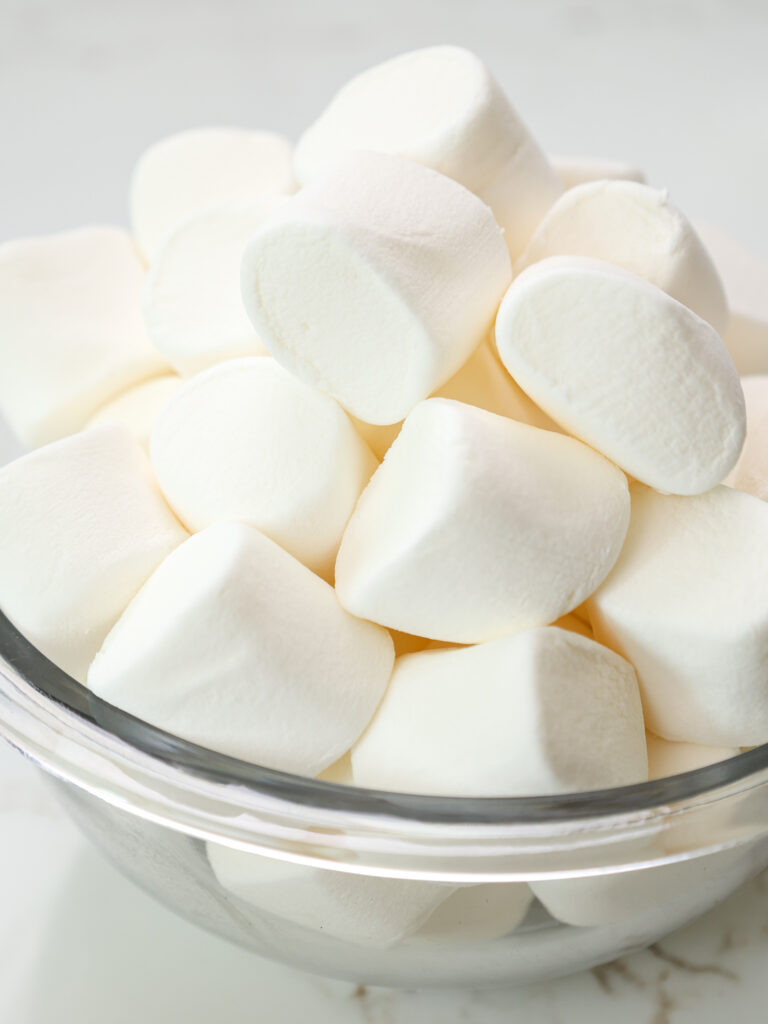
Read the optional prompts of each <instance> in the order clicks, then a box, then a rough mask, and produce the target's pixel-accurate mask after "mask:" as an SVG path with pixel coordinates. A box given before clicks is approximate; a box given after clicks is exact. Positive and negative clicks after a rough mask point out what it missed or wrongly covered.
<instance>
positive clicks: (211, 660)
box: [88, 523, 394, 776]
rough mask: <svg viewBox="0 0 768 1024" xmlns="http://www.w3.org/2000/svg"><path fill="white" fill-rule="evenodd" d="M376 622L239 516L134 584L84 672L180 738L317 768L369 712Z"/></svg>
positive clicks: (378, 650)
mask: <svg viewBox="0 0 768 1024" xmlns="http://www.w3.org/2000/svg"><path fill="white" fill-rule="evenodd" d="M393 660H394V651H393V647H392V640H391V638H390V636H389V634H388V633H387V632H386V630H383V629H380V628H379V627H378V626H374V625H373V624H372V623H370V622H363V621H362V620H360V619H356V618H354V616H352V615H349V614H348V613H347V612H345V611H344V609H343V608H341V606H340V605H339V603H338V601H337V599H336V595H335V593H334V591H333V588H332V587H330V586H329V585H328V584H327V583H325V582H324V581H323V580H321V579H320V577H319V576H316V575H315V574H314V573H312V572H310V570H309V569H307V568H306V567H305V566H303V565H302V564H301V563H300V562H297V561H296V560H295V559H294V558H292V557H291V555H289V554H288V553H287V552H286V551H284V550H283V549H282V548H280V547H278V546H277V544H274V543H273V542H272V541H271V540H269V539H268V538H267V537H265V536H264V535H263V534H261V533H259V532H258V530H255V529H254V528H253V527H251V526H245V525H243V524H240V523H219V524H217V525H216V526H211V527H209V528H208V529H207V530H204V531H203V532H202V533H198V534H195V535H194V536H193V537H190V539H189V540H187V541H186V542H185V543H184V544H182V545H181V547H179V548H177V550H176V551H174V552H173V554H172V555H171V556H169V557H168V558H167V559H166V560H165V561H164V562H163V564H162V565H161V566H160V567H159V568H158V569H157V571H156V572H155V573H154V574H153V575H152V576H151V578H150V579H149V581H148V582H147V583H146V584H145V586H144V587H143V588H142V589H141V591H140V592H139V593H138V594H137V595H136V597H135V598H134V600H133V601H132V602H131V604H130V605H129V606H128V608H127V609H126V611H125V612H124V614H123V615H122V616H121V618H120V619H119V621H118V622H117V624H116V625H115V626H114V628H113V629H112V630H111V632H110V633H109V635H108V636H107V638H106V640H105V641H104V644H103V645H102V647H101V650H100V651H99V653H98V654H97V656H96V658H95V659H94V662H93V664H92V666H91V669H90V672H89V673H88V686H89V687H90V688H91V689H92V690H93V692H94V693H96V694H97V695H98V696H99V697H102V698H103V699H104V700H106V701H108V702H109V703H110V704H114V705H116V706H117V707H119V708H122V709H123V710H124V711H128V712H129V713H130V714H133V715H135V716H136V717H137V718H142V719H144V720H145V721H147V722H150V723H151V724H152V725H156V726H157V727H159V728H161V729H165V730H166V731H167V732H170V733H173V734H174V735H176V736H180V737H181V738H182V739H186V740H189V741H190V742H192V743H198V744H200V745H201V746H204V747H207V748H209V749H211V750H217V751H219V752H221V753H224V754H228V755H230V756H232V757H238V758H241V759H242V760H245V761H250V762H253V763H255V764H261V765H266V766H267V767H269V768H276V769H278V770H281V771H288V772H296V773H299V774H304V775H311V776H316V775H318V774H319V773H320V772H321V771H323V770H324V769H325V768H327V767H328V766H329V765H331V764H333V763H334V761H337V760H338V759H339V758H340V757H341V756H342V755H343V754H344V753H345V752H346V751H347V750H349V748H350V747H351V746H352V744H353V742H354V741H355V740H356V739H357V737H358V736H359V735H360V733H361V732H362V731H363V729H364V728H365V726H366V725H367V723H368V721H369V720H370V718H371V716H372V715H373V712H374V711H375V709H376V706H377V704H378V702H379V700H380V698H381V696H382V694H383V692H384V689H385V687H386V685H387V680H388V679H389V675H390V672H391V670H392V664H393Z"/></svg>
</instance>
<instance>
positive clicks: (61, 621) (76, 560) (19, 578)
mask: <svg viewBox="0 0 768 1024" xmlns="http://www.w3.org/2000/svg"><path fill="white" fill-rule="evenodd" d="M186 536H187V535H186V533H185V531H184V530H183V529H182V527H181V525H180V524H179V523H178V521H177V520H176V519H175V518H174V516H173V514H172V513H171V511H170V509H169V508H168V506H167V505H166V504H165V502H164V501H163V498H162V496H161V494H160V492H159V490H158V489H157V485H156V484H155V480H154V477H153V476H152V471H151V469H150V466H149V462H148V461H147V457H146V455H145V454H144V453H143V452H142V450H141V448H140V447H139V444H138V442H137V441H135V440H134V439H133V438H132V437H131V436H130V434H129V433H128V431H127V430H125V428H123V427H116V426H107V427H99V428H98V429H94V430H88V431H86V432H85V433H82V434H76V435H75V436H73V437H69V438H66V439H65V440H63V441H58V442H56V443H55V444H51V445H48V446H47V447H45V448H41V449H39V450H38V451H36V452H33V453H32V454H30V455H26V456H24V457H23V458H21V459H17V460H16V462H12V463H10V464H9V465H7V466H5V467H4V468H3V469H2V470H0V609H2V611H3V612H4V613H5V614H6V615H7V616H8V618H9V619H10V620H11V621H12V622H13V623H14V624H15V625H16V626H17V628H18V629H19V630H20V631H21V632H22V633H23V634H24V635H25V636H26V638H27V639H28V640H29V641H30V642H31V643H32V644H34V645H35V646H36V647H37V648H38V649H39V650H40V651H42V653H43V654H44V655H45V656H46V657H47V658H49V659H50V660H51V661H53V662H54V663H55V664H56V665H58V666H59V667H60V668H62V669H64V671H65V672H68V673H69V674H70V675H71V676H74V678H75V679H77V680H79V681H80V682H83V681H84V680H85V676H86V673H87V671H88V666H89V665H90V663H91V661H92V660H93V657H94V655H95V654H96V652H97V651H98V649H99V647H100V645H101V643H102V641H103V639H104V637H105V636H106V635H107V632H108V631H109V629H110V628H111V627H112V625H113V624H114V622H115V620H116V619H117V618H118V616H119V615H121V614H122V612H123V611H124V609H125V607H126V605H127V604H128V602H129V601H130V600H131V598H132V597H133V596H134V594H135V593H136V591H137V590H138V589H139V588H140V587H141V586H142V585H143V584H144V583H145V581H146V580H147V579H148V577H149V576H150V574H151V573H152V572H153V571H154V570H155V569H156V568H157V566H158V565H159V564H160V562H161V561H162V560H163V559H164V558H165V557H166V555H168V554H170V552H171V551H172V550H173V549H174V548H175V547H176V545H177V544H180V543H181V542H182V541H183V540H184V539H185V537H186Z"/></svg>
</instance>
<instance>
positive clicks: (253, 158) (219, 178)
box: [131, 128, 296, 262]
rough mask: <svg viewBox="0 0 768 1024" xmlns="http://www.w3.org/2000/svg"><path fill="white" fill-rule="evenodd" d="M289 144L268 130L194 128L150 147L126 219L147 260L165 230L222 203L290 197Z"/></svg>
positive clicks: (162, 239)
mask: <svg viewBox="0 0 768 1024" xmlns="http://www.w3.org/2000/svg"><path fill="white" fill-rule="evenodd" d="M292 158H293V157H292V148H291V144H290V143H289V142H288V141H287V139H284V138H283V137H282V136H280V135H274V134H272V133H271V132H258V131H248V130H246V129H243V128H195V129H192V130H190V131H184V132H179V133H178V134H176V135H171V136H169V137H168V138H167V139H162V140H161V141H160V142H156V143H154V145H152V146H150V147H149V149H147V150H146V151H145V152H144V153H143V154H142V156H141V158H140V159H139V161H138V163H137V164H136V168H135V169H134V172H133V178H132V180H131V221H132V223H133V231H134V234H135V235H136V239H137V241H138V243H139V246H140V247H141V250H142V252H143V253H144V255H145V256H146V258H147V260H148V261H150V262H152V261H153V260H154V259H155V257H156V256H157V254H158V252H159V251H160V249H161V248H162V245H163V243H164V242H165V240H166V238H167V236H168V235H169V234H170V232H171V231H172V230H173V229H174V228H175V227H177V225H179V224H181V223H182V221H185V220H186V219H187V218H188V217H191V216H193V215H194V214H197V213H200V212H202V211H203V210H205V209H207V208H208V207H210V206H219V205H220V204H222V203H230V202H242V201H247V200H259V199H261V198H262V197H263V196H284V195H290V193H291V192H294V191H295V189H296V183H295V181H294V178H293V169H292V166H291V163H292Z"/></svg>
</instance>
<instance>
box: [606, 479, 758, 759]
mask: <svg viewBox="0 0 768 1024" xmlns="http://www.w3.org/2000/svg"><path fill="white" fill-rule="evenodd" d="M631 492H632V515H631V519H630V525H629V532H628V533H627V539H626V542H625V544H624V548H623V549H622V552H621V555H620V556H619V558H618V561H617V562H616V565H615V566H614V568H613V570H612V571H611V573H610V574H609V576H608V578H607V579H606V580H605V582H604V583H603V584H602V586H601V587H600V588H599V589H598V590H597V591H596V592H595V593H594V594H593V595H592V597H591V598H590V600H589V610H590V618H591V621H592V628H593V629H594V631H595V637H596V639H597V640H599V641H600V642H601V643H604V644H606V645H607V646H609V647H611V648H612V649H613V650H615V651H618V652H619V653H620V654H622V655H623V656H624V657H625V658H627V659H628V660H629V661H631V662H632V664H633V665H634V666H635V669H636V671H637V675H638V679H639V681H640V689H641V693H642V696H643V705H644V708H645V714H646V720H647V724H648V728H649V730H650V731H651V732H653V733H655V734H656V735H657V736H661V737H662V738H663V739H667V740H676V741H680V742H684V743H698V744H702V745H704V746H724V747H741V746H751V745H754V744H759V743H765V742H766V741H768V685H766V663H767V662H768V504H766V503H765V502H763V501H760V500H758V499H757V498H754V497H752V496H751V495H749V494H742V493H741V492H739V491H735V490H732V489H731V488H730V487H723V486H721V487H716V488H715V489H714V490H712V491H709V492H708V493H706V494H701V495H697V496H695V497H687V498H684V497H677V496H674V495H661V494H657V493H656V492H654V491H652V490H651V489H650V488H647V487H643V486H641V485H639V484H633V486H632V488H631Z"/></svg>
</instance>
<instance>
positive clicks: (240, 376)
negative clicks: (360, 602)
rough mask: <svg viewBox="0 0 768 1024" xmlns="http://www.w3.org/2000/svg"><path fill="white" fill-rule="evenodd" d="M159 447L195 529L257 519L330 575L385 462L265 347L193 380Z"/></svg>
mask: <svg viewBox="0 0 768 1024" xmlns="http://www.w3.org/2000/svg"><path fill="white" fill-rule="evenodd" d="M151 454H152V463H153V465H154V468H155V472H156V474H157V479H158V481H159V483H160V487H161V489H162V491H163V493H164V494H165V496H166V498H167V499H168V501H169V503H170V505H171V507H172V508H173V510H174V511H175V512H176V514H177V515H178V516H179V518H180V519H181V521H182V522H183V523H184V524H185V525H186V526H187V527H188V528H189V529H190V530H191V531H192V532H196V531H198V530H203V529H205V527H206V526H210V525H211V524H212V523H215V522H218V521H219V520H222V519H231V520H237V521H240V522H245V523H250V524H251V525H252V526H256V527H257V528H258V529H259V530H261V531H262V533H265V534H267V536H268V537H271V538H272V540H274V541H276V542H277V543H278V544H280V545H281V546H282V547H284V548H285V549H286V550H287V551H290V553H291V554H292V555H294V556H295V557H296V558H298V559H299V561H301V562H304V563H305V565H308V566H309V567H310V568H311V569H312V570H313V571H315V572H318V573H320V574H321V575H325V576H328V575H329V573H330V572H331V570H332V568H333V562H334V559H335V557H336V552H337V550H338V547H339V543H340V541H341V535H342V533H343V532H344V527H345V526H346V524H347V520H348V519H349V517H350V515H351V513H352V510H353V508H354V507H355V502H356V501H357V499H358V496H359V495H360V492H361V491H362V489H363V487H364V486H365V484H366V483H367V481H368V478H369V477H370V475H371V473H372V472H373V471H374V469H375V468H376V465H377V462H376V459H375V458H374V456H373V454H372V453H371V451H370V450H369V449H368V447H367V446H366V445H365V443H364V442H363V441H362V440H361V438H360V437H359V436H358V434H357V432H356V430H355V428H354V427H353V426H352V423H351V422H350V420H349V417H348V416H347V415H346V413H345V412H344V410H343V409H342V408H341V407H340V406H339V405H338V404H337V403H336V402H335V401H334V400H333V399H332V398H330V397H329V396H328V395H324V394H322V393H321V392H317V391H313V390H312V389H311V388H308V387H307V386H306V385H305V384H302V383H301V381H298V380H296V379H295V378H293V377H291V375H290V374H289V373H286V371H285V370H284V369H283V368H282V367H281V366H278V364H277V363H276V362H275V361H274V359H269V358H268V357H266V356H255V357H251V358H247V359H238V360H232V361H230V362H227V363H221V364H220V365H219V366H214V367H212V368H211V369H210V370H206V371H205V372H204V373H201V374H199V375H198V376H197V377H195V378H193V379H192V380H190V381H188V382H187V383H186V384H185V385H184V387H183V388H182V389H181V391H179V393H178V394H177V395H176V396H175V398H173V399H172V401H171V402H170V403H169V404H168V406H166V408H165V410H164V411H163V413H162V415H161V416H160V417H159V418H158V420H157V422H156V424H155V429H154V433H153V435H152V443H151Z"/></svg>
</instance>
